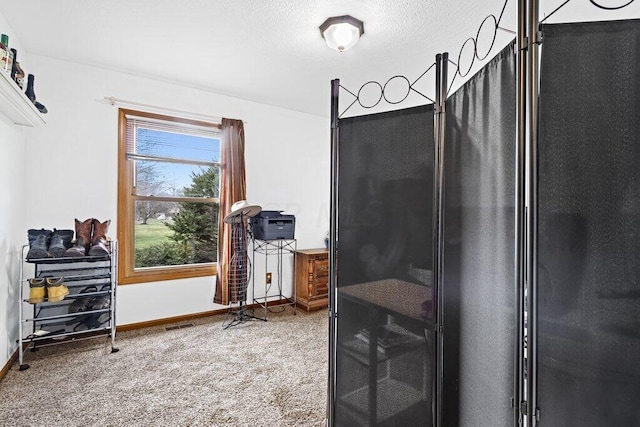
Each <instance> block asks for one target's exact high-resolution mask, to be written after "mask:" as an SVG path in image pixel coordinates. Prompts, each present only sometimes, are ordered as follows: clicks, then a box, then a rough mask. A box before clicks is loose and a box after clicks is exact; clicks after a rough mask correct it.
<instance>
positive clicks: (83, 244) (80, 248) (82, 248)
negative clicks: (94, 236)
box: [64, 218, 93, 257]
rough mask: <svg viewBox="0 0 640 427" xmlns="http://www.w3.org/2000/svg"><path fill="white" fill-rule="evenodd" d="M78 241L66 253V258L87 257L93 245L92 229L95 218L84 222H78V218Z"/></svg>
mask: <svg viewBox="0 0 640 427" xmlns="http://www.w3.org/2000/svg"><path fill="white" fill-rule="evenodd" d="M75 222H76V241H75V244H74V245H73V246H71V247H70V248H69V249H67V250H66V251H65V253H64V256H66V257H83V256H86V255H87V251H88V250H89V245H90V244H91V227H92V225H93V218H89V219H86V220H84V221H78V219H77V218H76V220H75Z"/></svg>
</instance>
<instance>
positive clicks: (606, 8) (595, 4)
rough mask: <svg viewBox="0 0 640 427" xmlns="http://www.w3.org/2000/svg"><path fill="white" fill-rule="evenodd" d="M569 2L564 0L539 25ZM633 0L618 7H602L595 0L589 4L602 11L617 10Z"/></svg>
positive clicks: (591, 0) (590, 0)
mask: <svg viewBox="0 0 640 427" xmlns="http://www.w3.org/2000/svg"><path fill="white" fill-rule="evenodd" d="M570 1H571V0H566V1H565V2H564V3H562V4H561V5H560V6H558V7H556V8H555V9H554V10H553V11H552V12H551V13H550V14H548V15H547V16H545V17H544V19H541V20H540V23H541V24H542V23H543V22H544V21H546V20H547V19H549V18H551V16H552V15H553V14H554V13H556V12H557V11H559V10H560V9H562V8H563V7H565V6H566V5H567V4H568V3H569V2H570ZM634 1H635V0H628V1H627V2H626V3H624V4H621V5H618V6H603V5H601V4H600V3H598V2H597V1H595V0H589V2H590V3H591V4H592V5H594V6H595V7H597V8H599V9H604V10H619V9H624V8H625V7H627V6H629V5H630V4H631V3H633V2H634Z"/></svg>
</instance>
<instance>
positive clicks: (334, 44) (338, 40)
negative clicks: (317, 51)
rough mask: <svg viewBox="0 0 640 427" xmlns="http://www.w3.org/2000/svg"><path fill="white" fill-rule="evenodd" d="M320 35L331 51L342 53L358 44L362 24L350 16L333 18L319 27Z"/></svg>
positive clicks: (362, 29)
mask: <svg viewBox="0 0 640 427" xmlns="http://www.w3.org/2000/svg"><path fill="white" fill-rule="evenodd" d="M320 34H322V38H324V40H325V41H326V42H327V45H328V46H329V47H330V48H331V49H335V50H337V51H338V52H344V51H345V50H347V49H349V48H351V47H353V46H354V45H355V44H356V43H358V40H359V39H360V36H362V35H363V34H364V24H363V23H362V21H360V20H359V19H356V18H354V17H353V16H350V15H344V16H334V17H332V18H328V19H327V20H326V21H324V22H323V23H322V25H320Z"/></svg>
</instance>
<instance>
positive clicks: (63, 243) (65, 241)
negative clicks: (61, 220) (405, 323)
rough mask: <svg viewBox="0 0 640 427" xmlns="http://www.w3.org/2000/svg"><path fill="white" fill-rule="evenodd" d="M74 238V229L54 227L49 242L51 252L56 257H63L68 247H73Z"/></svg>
mask: <svg viewBox="0 0 640 427" xmlns="http://www.w3.org/2000/svg"><path fill="white" fill-rule="evenodd" d="M72 240H73V230H56V229H55V228H54V229H53V233H52V234H51V243H49V254H50V255H51V256H52V257H54V258H60V257H63V256H64V254H65V252H66V251H67V249H69V248H70V247H71V241H72Z"/></svg>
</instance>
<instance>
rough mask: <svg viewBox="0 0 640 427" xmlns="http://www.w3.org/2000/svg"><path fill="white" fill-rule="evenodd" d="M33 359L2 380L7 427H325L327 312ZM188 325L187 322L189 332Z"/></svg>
mask: <svg viewBox="0 0 640 427" xmlns="http://www.w3.org/2000/svg"><path fill="white" fill-rule="evenodd" d="M223 319H224V316H215V317H210V318H206V319H198V320H194V321H190V322H191V323H194V324H195V326H194V327H188V328H181V329H177V330H172V331H165V327H164V326H158V327H153V328H146V329H140V330H136V331H129V332H122V333H119V334H118V335H117V337H116V347H118V348H119V349H120V351H119V352H118V353H113V354H111V353H110V346H109V344H108V342H107V338H104V337H102V338H95V339H90V340H85V341H80V342H76V343H69V344H62V345H57V346H51V347H44V348H41V349H40V350H38V351H37V352H30V351H28V352H27V353H26V356H25V363H28V364H29V365H30V366H31V368H30V369H28V370H26V371H23V372H19V371H18V364H17V362H16V363H15V364H14V365H13V366H12V368H11V370H10V371H9V373H8V374H7V376H6V377H5V378H4V379H3V380H1V381H0V426H47V427H49V426H51V427H53V426H234V427H237V426H265V427H266V426H323V425H324V424H325V408H326V384H327V328H328V326H327V323H328V319H327V311H326V310H321V311H319V312H315V313H312V314H307V313H305V312H300V311H298V314H297V315H296V316H294V315H293V310H292V308H291V307H288V308H287V309H286V311H285V312H284V313H270V314H269V317H268V319H269V320H268V321H267V322H261V321H251V322H245V323H242V324H240V325H238V326H235V327H232V328H229V329H227V330H222V328H221V325H222V321H223ZM184 323H188V322H181V323H179V324H184Z"/></svg>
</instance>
